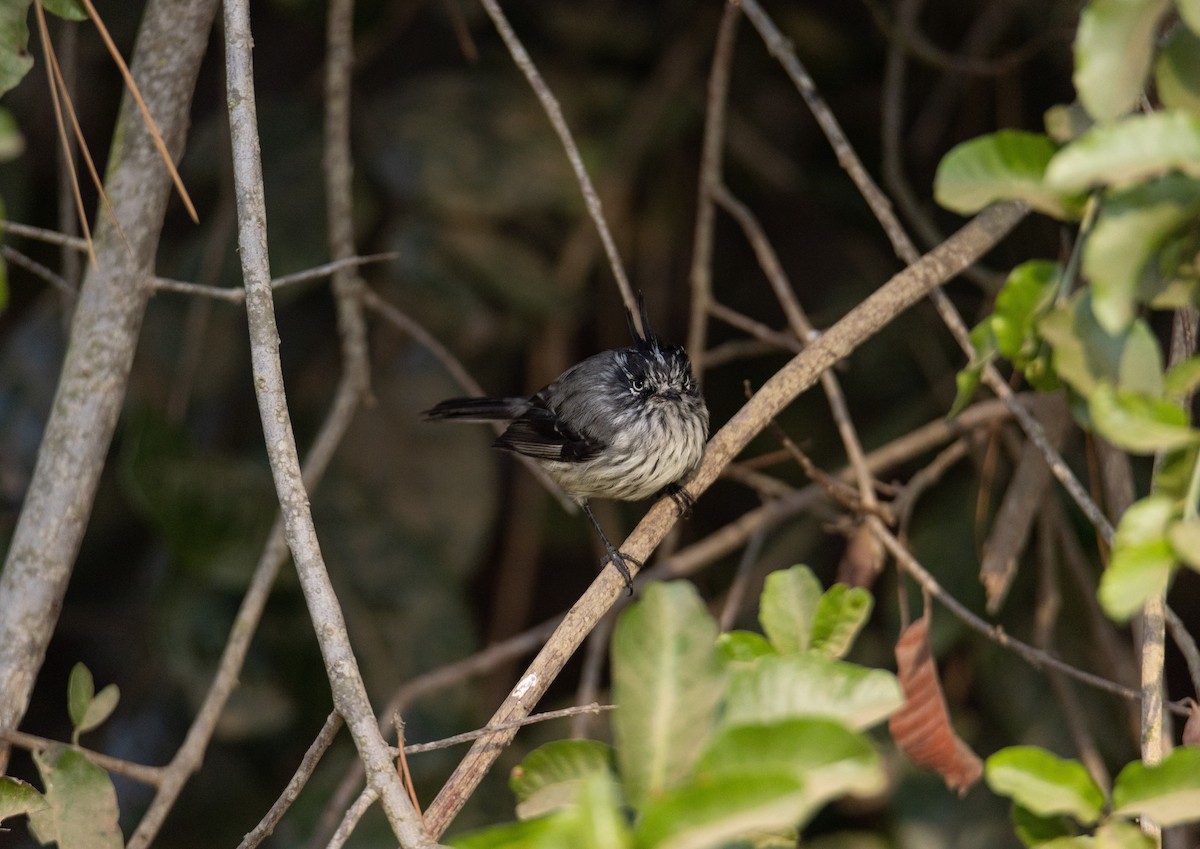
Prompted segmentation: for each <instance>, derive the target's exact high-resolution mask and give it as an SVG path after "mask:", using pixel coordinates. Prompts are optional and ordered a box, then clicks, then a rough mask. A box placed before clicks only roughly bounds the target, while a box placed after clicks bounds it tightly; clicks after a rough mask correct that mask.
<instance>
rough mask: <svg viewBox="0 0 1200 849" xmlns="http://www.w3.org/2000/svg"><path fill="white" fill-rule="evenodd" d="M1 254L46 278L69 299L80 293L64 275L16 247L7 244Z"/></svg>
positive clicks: (0, 251)
mask: <svg viewBox="0 0 1200 849" xmlns="http://www.w3.org/2000/svg"><path fill="white" fill-rule="evenodd" d="M0 255H2V256H3V257H4V258H5V259H6V260H8V261H9V262H10V263H12V264H13V265H16V266H20V267H21V268H24V269H25V270H26V271H28V272H29V273H30V274H33V275H34V276H35V277H40V278H41V279H43V280H45V281H46V282H47V283H49V284H50V285H51V286H53V287H54V288H55V289H58V290H59V291H60V292H62V293H63V294H64V295H66V296H67V297H68V298H69V299H71V300H74V299H75V296H76V295H77V294H78V293H77V292H76V291H75V288H74V287H73V286H72V285H71V284H70V283H68V282H67V281H66V280H65V279H64V278H63V277H62V275H60V274H55V273H54V272H53V271H51V270H50V269H49V268H47V267H46V266H44V265H42V264H41V263H40V262H35V261H34V260H32V259H30V258H29V257H27V256H25V254H23V253H21V252H20V251H19V250H17V249H16V248H13V247H10V246H8V245H5V246H4V247H2V248H0Z"/></svg>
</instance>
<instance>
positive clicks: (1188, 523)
mask: <svg viewBox="0 0 1200 849" xmlns="http://www.w3.org/2000/svg"><path fill="white" fill-rule="evenodd" d="M1167 540H1168V541H1169V542H1170V543H1171V548H1172V549H1173V550H1174V551H1175V556H1176V557H1177V558H1179V560H1180V561H1181V562H1183V563H1184V564H1186V565H1187V566H1188V568H1190V569H1195V570H1196V571H1197V572H1200V518H1197V517H1195V516H1193V517H1191V518H1190V519H1180V520H1179V521H1177V522H1172V523H1171V524H1170V525H1169V526H1168V527H1167Z"/></svg>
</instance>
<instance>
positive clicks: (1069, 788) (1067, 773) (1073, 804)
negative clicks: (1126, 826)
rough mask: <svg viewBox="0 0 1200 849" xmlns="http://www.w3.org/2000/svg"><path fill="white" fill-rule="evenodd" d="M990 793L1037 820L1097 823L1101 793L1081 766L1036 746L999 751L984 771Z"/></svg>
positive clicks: (1102, 794) (988, 760) (1100, 806)
mask: <svg viewBox="0 0 1200 849" xmlns="http://www.w3.org/2000/svg"><path fill="white" fill-rule="evenodd" d="M984 776H985V777H986V779H987V783H988V786H989V787H991V788H992V791H993V792H995V793H998V794H1000V795H1001V796H1008V797H1009V798H1011V799H1012V800H1013V801H1014V802H1016V803H1017V804H1018V805H1020V806H1021V807H1022V808H1025V809H1026V810H1028V811H1032V812H1033V813H1034V814H1037V815H1038V816H1041V817H1048V816H1053V815H1055V814H1067V815H1068V816H1071V817H1074V818H1075V819H1076V820H1078V821H1079V822H1081V823H1083V824H1084V825H1090V824H1091V823H1094V822H1095V821H1096V820H1097V819H1099V817H1100V814H1101V812H1102V811H1103V808H1104V793H1103V791H1101V789H1100V788H1099V787H1098V786H1097V785H1096V782H1095V781H1094V780H1092V777H1091V776H1090V775H1088V771H1087V770H1086V769H1085V768H1084V766H1083V764H1081V763H1079V762H1078V761H1071V760H1063V759H1062V758H1060V757H1058V756H1057V755H1054V754H1052V753H1050V752H1047V751H1046V750H1045V749H1039V748H1038V747H1036V746H1010V747H1009V748H1007V749H1001V750H1000V751H998V752H996V753H995V754H994V755H992V756H991V757H990V758H988V759H987V764H986V766H985V767H984Z"/></svg>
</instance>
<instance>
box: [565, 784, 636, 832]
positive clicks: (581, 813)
mask: <svg viewBox="0 0 1200 849" xmlns="http://www.w3.org/2000/svg"><path fill="white" fill-rule="evenodd" d="M564 820H565V821H564V830H565V831H566V832H567V834H568V835H569V837H570V840H569V841H567V843H566V844H565V846H564V847H563V849H628V847H630V846H632V845H633V834H632V832H630V830H629V824H628V822H627V821H626V819H625V813H624V811H622V810H621V807H620V800H619V799H618V798H617V791H616V784H615V782H614V781H613V779H612V777H611V775H602V774H598V773H595V774H592V775H590V776H588V777H587V778H585V779H584V780H583V782H582V784H581V786H580V787H579V792H578V794H577V798H576V800H575V804H574V806H572V807H571V808H570V809H568V811H567V813H566V815H565V817H564Z"/></svg>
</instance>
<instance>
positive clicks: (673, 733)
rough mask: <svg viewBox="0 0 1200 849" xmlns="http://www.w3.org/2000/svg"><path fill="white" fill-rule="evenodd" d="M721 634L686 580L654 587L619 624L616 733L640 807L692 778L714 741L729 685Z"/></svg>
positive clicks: (629, 788)
mask: <svg viewBox="0 0 1200 849" xmlns="http://www.w3.org/2000/svg"><path fill="white" fill-rule="evenodd" d="M716 638H717V623H716V622H714V621H713V619H712V617H711V616H710V615H709V613H708V610H707V609H706V608H705V606H704V602H703V601H702V600H701V599H700V595H699V594H698V593H697V592H696V590H695V588H694V587H693V586H692V585H691V584H689V583H687V582H686V581H673V582H671V583H667V584H651V585H650V586H649V587H648V588H647V589H646V592H645V595H644V597H643V598H642V600H641V601H639V602H637V603H636V604H634V605H632V606H631V607H630V608H629V609H628V610H627V611H626V612H625V613H624V615H622V617H621V619H620V621H619V622H618V623H617V627H616V631H615V633H614V635H613V649H612V654H613V698H614V701H615V702H616V703H617V711H616V715H615V716H614V718H613V735H614V737H615V740H616V748H617V763H618V766H619V767H620V771H621V777H622V778H623V779H624V782H625V790H626V794H627V796H628V799H629V802H630V803H631V804H632V805H633V806H634V807H640V806H641V804H642V803H643V802H644V800H645V799H646V798H647V797H648V796H650V795H653V794H658V793H661V792H663V791H664V790H666V789H667V788H669V787H672V786H674V785H676V784H678V783H679V782H681V781H682V780H684V778H685V777H686V776H687V775H688V773H689V772H690V771H691V768H692V764H693V763H695V760H696V757H697V755H699V753H700V750H701V749H702V748H703V746H704V744H705V742H706V741H707V739H708V735H709V733H710V732H711V729H712V725H713V721H714V719H715V716H716V709H717V702H718V701H719V699H720V697H721V693H722V690H723V688H724V674H723V670H722V667H721V663H720V660H719V658H718V657H717V651H716Z"/></svg>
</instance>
